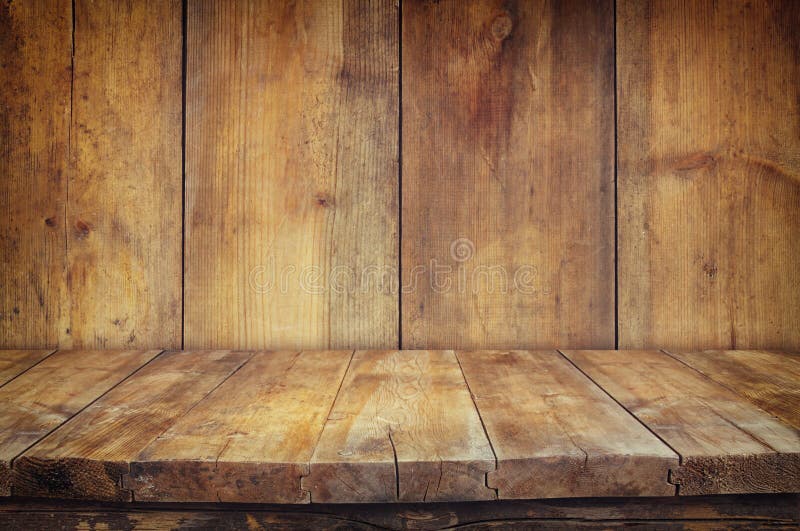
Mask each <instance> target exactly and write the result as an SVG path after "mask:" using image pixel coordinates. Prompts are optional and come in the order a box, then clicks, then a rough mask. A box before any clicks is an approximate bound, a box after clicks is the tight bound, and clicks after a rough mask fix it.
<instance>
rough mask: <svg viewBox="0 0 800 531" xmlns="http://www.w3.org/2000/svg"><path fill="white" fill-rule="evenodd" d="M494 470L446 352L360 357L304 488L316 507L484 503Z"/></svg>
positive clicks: (474, 412) (454, 363)
mask: <svg viewBox="0 0 800 531" xmlns="http://www.w3.org/2000/svg"><path fill="white" fill-rule="evenodd" d="M494 465H495V457H494V454H493V453H492V449H491V445H490V443H489V440H488V439H487V437H486V433H485V432H484V429H483V425H482V424H481V420H480V416H479V415H478V411H477V410H476V409H475V405H474V403H473V402H472V399H471V398H470V394H469V389H468V388H467V385H466V383H465V381H464V376H463V374H462V373H461V369H460V368H459V366H458V360H457V359H456V357H455V355H454V353H453V352H452V351H405V352H398V351H361V352H356V353H355V355H354V356H353V361H352V362H351V364H350V368H349V370H348V371H347V374H346V375H345V379H344V382H343V383H342V388H341V390H340V391H339V395H338V396H337V397H336V402H335V403H334V405H333V409H332V410H331V412H330V415H328V421H327V422H326V423H325V427H324V429H323V431H322V435H321V436H320V439H319V442H318V443H317V447H316V449H315V450H314V455H313V457H312V458H311V465H310V473H309V475H308V476H307V477H304V478H303V488H304V489H305V490H307V491H309V492H310V493H311V502H312V503H326V502H327V503H359V502H361V503H363V502H396V501H401V502H420V501H427V502H434V501H455V500H458V501H469V500H489V499H493V498H495V493H494V491H493V490H492V489H489V488H487V486H486V474H487V472H489V471H490V470H493V469H494Z"/></svg>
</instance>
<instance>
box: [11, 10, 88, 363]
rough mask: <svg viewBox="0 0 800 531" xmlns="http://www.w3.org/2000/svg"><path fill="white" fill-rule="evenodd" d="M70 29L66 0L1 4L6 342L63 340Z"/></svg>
mask: <svg viewBox="0 0 800 531" xmlns="http://www.w3.org/2000/svg"><path fill="white" fill-rule="evenodd" d="M71 35H72V4H71V2H70V0H31V1H26V2H13V3H12V2H2V4H0V57H2V59H0V86H1V87H2V90H0V175H2V181H1V183H0V212H2V216H0V286H2V288H0V348H31V347H35V348H41V347H46V346H51V347H55V346H56V345H57V344H58V338H59V330H60V329H61V319H62V317H63V316H62V310H63V307H62V302H63V300H64V293H63V289H64V285H65V278H66V277H65V254H64V238H65V228H64V227H65V225H64V205H65V200H66V168H67V149H68V139H69V122H70V80H71V77H72V76H71V73H72V66H71V61H72V59H71V55H72V49H71V43H72V37H71Z"/></svg>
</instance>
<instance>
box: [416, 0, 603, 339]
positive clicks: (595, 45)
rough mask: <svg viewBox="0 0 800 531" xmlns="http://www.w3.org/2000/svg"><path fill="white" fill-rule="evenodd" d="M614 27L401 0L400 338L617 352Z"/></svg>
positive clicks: (540, 9) (587, 13)
mask: <svg viewBox="0 0 800 531" xmlns="http://www.w3.org/2000/svg"><path fill="white" fill-rule="evenodd" d="M613 24H614V23H613V3H612V2H610V1H600V2H597V1H562V2H545V1H530V2H521V1H520V2H517V1H506V2H504V1H500V0H496V1H495V0H472V1H469V2H466V3H464V2H458V1H455V0H445V1H441V2H433V1H418V2H404V3H403V139H402V149H403V159H402V160H403V186H402V192H403V202H402V205H403V216H402V222H403V232H402V234H403V238H402V242H401V244H402V276H403V286H404V289H406V286H408V288H407V290H406V292H405V293H404V294H403V297H402V327H403V330H402V338H403V345H402V346H403V348H464V349H470V348H555V347H557V346H573V347H575V348H577V346H578V345H584V346H588V345H593V346H595V347H596V348H613V346H614V247H613V240H614V195H613V193H614V185H613V183H614V105H613V72H614V67H613V46H612V44H613V38H612V37H613V33H612V31H613ZM448 268H449V272H448V271H446V270H447V269H448ZM435 271H439V272H440V273H439V275H441V276H440V277H438V278H439V280H435V279H434V278H432V277H433V276H434V275H435V274H436V273H435ZM445 278H447V279H448V280H444V279H445ZM448 282H449V285H446V284H447V283H448Z"/></svg>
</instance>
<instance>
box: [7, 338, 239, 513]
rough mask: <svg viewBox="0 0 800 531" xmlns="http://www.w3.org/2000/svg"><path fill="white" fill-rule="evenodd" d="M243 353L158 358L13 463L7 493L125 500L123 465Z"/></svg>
mask: <svg viewBox="0 0 800 531" xmlns="http://www.w3.org/2000/svg"><path fill="white" fill-rule="evenodd" d="M250 356H251V354H248V353H243V352H227V351H205V352H168V353H164V354H162V355H161V356H159V357H158V359H156V360H154V361H153V362H152V363H150V364H148V365H147V366H146V367H144V368H142V370H140V371H139V372H137V373H136V374H135V375H134V376H133V377H131V378H129V379H128V380H126V381H125V382H123V383H121V384H120V385H118V386H117V387H115V388H114V389H113V390H112V391H110V392H109V393H108V394H106V395H105V396H103V397H102V399H100V400H98V401H97V402H95V403H94V404H92V405H91V406H90V407H88V408H86V409H85V410H84V411H82V412H81V413H80V414H79V415H77V416H75V417H73V418H72V419H71V420H70V421H69V422H67V423H65V424H64V425H63V426H61V427H60V428H59V429H58V430H56V431H55V432H53V433H52V434H51V435H50V436H48V437H47V438H45V439H44V440H42V441H40V442H39V443H38V444H37V445H36V446H34V447H33V448H31V449H30V450H28V451H27V452H25V454H23V455H22V456H20V457H19V458H17V459H16V460H15V461H14V477H13V481H14V493H15V494H19V495H23V496H43V497H61V498H84V499H93V500H109V501H127V500H130V498H131V495H130V491H129V490H127V489H125V488H123V486H122V485H121V478H122V476H123V475H125V474H128V473H129V472H130V468H129V463H130V462H131V461H132V460H133V459H134V458H135V457H136V456H138V455H139V453H140V452H141V451H142V449H144V448H145V447H147V445H148V444H150V443H151V442H152V441H153V440H154V439H155V438H156V437H158V436H159V435H161V434H162V433H164V431H166V430H167V429H168V428H169V427H170V426H171V425H172V424H173V423H174V422H175V420H176V419H178V418H180V417H181V416H182V415H183V414H185V413H186V412H187V411H188V410H189V409H191V408H192V406H194V405H195V404H196V403H197V402H198V401H200V400H201V399H202V398H203V397H205V396H206V395H207V394H208V393H209V392H210V391H212V390H213V389H214V388H215V387H216V386H217V385H219V384H220V383H221V382H223V381H224V380H225V379H226V378H227V377H228V376H230V375H231V373H233V372H234V371H236V370H237V369H238V368H239V367H241V366H242V364H244V363H245V362H246V361H247V360H248V359H249V358H250ZM106 363H111V358H108V361H106ZM37 368H38V367H37ZM26 376H27V375H26ZM8 387H9V386H6V387H4V388H2V389H0V391H3V390H5V389H6V388H8Z"/></svg>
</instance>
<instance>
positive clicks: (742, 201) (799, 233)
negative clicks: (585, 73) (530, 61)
mask: <svg viewBox="0 0 800 531" xmlns="http://www.w3.org/2000/svg"><path fill="white" fill-rule="evenodd" d="M798 27H800V3H798V2H796V1H794V0H785V1H780V0H777V1H767V0H755V1H752V2H707V1H703V2H682V3H676V2H673V1H670V0H657V1H652V2H639V1H633V0H621V1H620V2H618V5H617V38H618V41H617V53H618V56H617V65H618V94H617V98H618V116H619V123H618V150H619V151H618V154H619V279H620V285H619V345H620V347H621V348H662V347H665V348H669V349H676V350H691V349H705V348H776V349H781V348H784V349H797V348H800V326H797V323H798V322H800V289H798V285H800V261H798V260H797V257H798V256H800V209H799V208H798V205H800V180H798V175H799V174H800V133H798V131H800V33H798V31H797V28H798Z"/></svg>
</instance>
